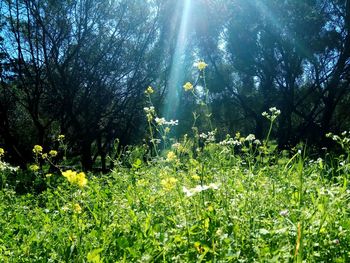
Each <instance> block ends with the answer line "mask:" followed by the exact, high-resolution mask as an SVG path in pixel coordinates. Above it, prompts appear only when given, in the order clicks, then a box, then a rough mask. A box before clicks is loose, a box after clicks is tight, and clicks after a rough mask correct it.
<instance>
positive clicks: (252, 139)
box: [245, 134, 255, 142]
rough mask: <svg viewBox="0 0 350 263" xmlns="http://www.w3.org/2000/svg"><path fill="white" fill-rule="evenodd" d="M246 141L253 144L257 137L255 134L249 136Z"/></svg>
mask: <svg viewBox="0 0 350 263" xmlns="http://www.w3.org/2000/svg"><path fill="white" fill-rule="evenodd" d="M245 140H246V141H248V142H252V141H254V140H255V135H254V134H249V135H248V136H247V137H246V138H245Z"/></svg>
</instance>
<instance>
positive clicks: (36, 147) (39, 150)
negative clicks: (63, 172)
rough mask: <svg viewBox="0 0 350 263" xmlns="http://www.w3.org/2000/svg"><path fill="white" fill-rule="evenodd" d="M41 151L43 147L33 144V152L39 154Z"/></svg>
mask: <svg viewBox="0 0 350 263" xmlns="http://www.w3.org/2000/svg"><path fill="white" fill-rule="evenodd" d="M42 152H43V147H42V146H40V145H34V148H33V153H35V154H41V153H42Z"/></svg>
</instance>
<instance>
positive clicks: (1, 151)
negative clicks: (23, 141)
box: [0, 148, 5, 157]
mask: <svg viewBox="0 0 350 263" xmlns="http://www.w3.org/2000/svg"><path fill="white" fill-rule="evenodd" d="M4 155H5V151H4V149H3V148H0V157H3V156H4Z"/></svg>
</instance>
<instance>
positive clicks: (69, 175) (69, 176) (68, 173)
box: [62, 170, 77, 183]
mask: <svg viewBox="0 0 350 263" xmlns="http://www.w3.org/2000/svg"><path fill="white" fill-rule="evenodd" d="M62 175H63V176H64V177H66V178H67V180H68V182H70V183H74V180H75V177H76V176H77V172H74V171H72V170H67V171H65V172H62Z"/></svg>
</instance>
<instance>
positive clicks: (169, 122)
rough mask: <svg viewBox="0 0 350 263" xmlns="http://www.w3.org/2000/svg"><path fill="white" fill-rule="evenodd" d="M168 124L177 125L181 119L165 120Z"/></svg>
mask: <svg viewBox="0 0 350 263" xmlns="http://www.w3.org/2000/svg"><path fill="white" fill-rule="evenodd" d="M165 124H166V125H170V126H176V125H178V124H179V120H170V121H165Z"/></svg>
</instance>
